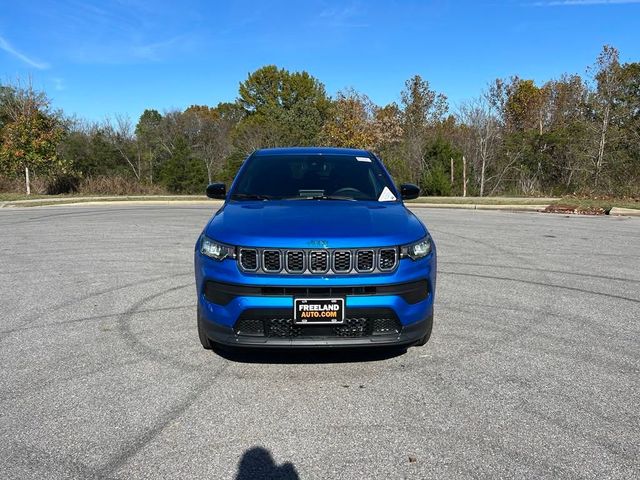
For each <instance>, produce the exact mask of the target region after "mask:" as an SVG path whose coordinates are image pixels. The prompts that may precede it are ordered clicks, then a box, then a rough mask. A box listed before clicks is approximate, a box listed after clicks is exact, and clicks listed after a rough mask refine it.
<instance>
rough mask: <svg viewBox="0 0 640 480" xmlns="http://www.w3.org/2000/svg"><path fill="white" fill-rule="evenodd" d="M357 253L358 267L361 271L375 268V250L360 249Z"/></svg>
mask: <svg viewBox="0 0 640 480" xmlns="http://www.w3.org/2000/svg"><path fill="white" fill-rule="evenodd" d="M357 255H358V257H357V261H356V268H357V269H358V270H359V271H361V272H368V271H370V270H373V250H360V251H359V252H358V254H357Z"/></svg>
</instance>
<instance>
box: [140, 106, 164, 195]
mask: <svg viewBox="0 0 640 480" xmlns="http://www.w3.org/2000/svg"><path fill="white" fill-rule="evenodd" d="M161 124H162V115H161V114H160V112H158V111H157V110H145V111H144V112H143V113H142V115H140V119H139V120H138V124H137V125H136V129H135V136H136V141H137V143H138V145H139V149H140V152H141V157H142V161H143V162H144V164H146V165H147V167H146V170H147V178H148V180H149V183H151V184H152V183H153V179H154V172H155V170H156V168H157V163H158V159H159V157H160V150H161V147H160V125H161Z"/></svg>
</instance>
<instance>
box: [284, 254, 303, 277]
mask: <svg viewBox="0 0 640 480" xmlns="http://www.w3.org/2000/svg"><path fill="white" fill-rule="evenodd" d="M306 259H307V256H306V255H305V253H304V251H303V250H287V251H286V252H285V253H284V269H285V270H286V271H287V273H304V271H305V270H306V268H307V265H306V264H307V262H306Z"/></svg>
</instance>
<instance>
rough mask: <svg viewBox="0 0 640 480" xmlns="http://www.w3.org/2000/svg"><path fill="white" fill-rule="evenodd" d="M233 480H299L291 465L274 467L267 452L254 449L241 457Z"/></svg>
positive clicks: (288, 463)
mask: <svg viewBox="0 0 640 480" xmlns="http://www.w3.org/2000/svg"><path fill="white" fill-rule="evenodd" d="M235 480H300V476H299V475H298V472H297V471H296V469H295V467H294V466H293V464H292V463H290V462H286V463H283V464H282V465H276V463H275V462H274V461H273V457H272V456H271V453H270V452H269V450H267V449H265V448H262V447H254V448H251V449H249V450H247V451H246V452H244V454H243V455H242V458H241V459H240V462H239V463H238V473H237V474H236V478H235Z"/></svg>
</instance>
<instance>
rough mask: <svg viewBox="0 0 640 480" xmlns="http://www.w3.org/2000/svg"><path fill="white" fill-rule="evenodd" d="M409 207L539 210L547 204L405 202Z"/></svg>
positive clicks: (512, 210)
mask: <svg viewBox="0 0 640 480" xmlns="http://www.w3.org/2000/svg"><path fill="white" fill-rule="evenodd" d="M405 205H406V206H407V207H409V208H416V207H417V208H455V209H463V210H504V211H510V212H539V211H542V210H544V209H545V208H547V205H480V204H471V203H405Z"/></svg>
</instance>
